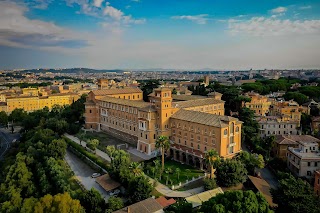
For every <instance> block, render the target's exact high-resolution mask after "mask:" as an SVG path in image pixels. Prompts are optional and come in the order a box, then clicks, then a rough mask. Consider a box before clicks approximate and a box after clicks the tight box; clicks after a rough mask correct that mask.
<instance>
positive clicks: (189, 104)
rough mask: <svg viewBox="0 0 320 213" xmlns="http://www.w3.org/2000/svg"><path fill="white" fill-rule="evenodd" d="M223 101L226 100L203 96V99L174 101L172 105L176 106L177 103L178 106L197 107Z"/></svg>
mask: <svg viewBox="0 0 320 213" xmlns="http://www.w3.org/2000/svg"><path fill="white" fill-rule="evenodd" d="M223 103H224V101H221V100H216V99H214V98H206V97H203V99H196V100H189V101H179V102H174V103H173V104H172V105H173V106H174V105H175V104H176V107H178V108H190V107H197V106H206V105H211V104H223Z"/></svg>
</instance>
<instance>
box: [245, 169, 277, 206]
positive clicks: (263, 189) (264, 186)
mask: <svg viewBox="0 0 320 213" xmlns="http://www.w3.org/2000/svg"><path fill="white" fill-rule="evenodd" d="M248 177H249V179H250V181H251V182H252V183H253V185H254V186H255V187H256V189H257V190H258V191H259V192H260V193H261V194H262V195H263V197H264V198H265V199H266V200H267V202H268V203H269V205H270V206H271V207H276V206H278V205H277V204H275V203H273V202H272V195H271V193H270V189H271V187H270V185H269V184H268V183H267V181H265V180H264V179H260V178H257V177H253V176H250V175H248Z"/></svg>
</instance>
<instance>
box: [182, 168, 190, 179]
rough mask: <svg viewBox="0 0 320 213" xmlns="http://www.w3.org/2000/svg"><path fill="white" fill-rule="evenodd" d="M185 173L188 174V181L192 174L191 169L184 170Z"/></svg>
mask: <svg viewBox="0 0 320 213" xmlns="http://www.w3.org/2000/svg"><path fill="white" fill-rule="evenodd" d="M184 171H185V172H186V174H187V179H189V174H190V173H191V170H190V169H186V170H184Z"/></svg>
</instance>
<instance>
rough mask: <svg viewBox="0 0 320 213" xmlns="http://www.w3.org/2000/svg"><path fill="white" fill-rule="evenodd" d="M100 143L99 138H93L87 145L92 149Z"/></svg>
mask: <svg viewBox="0 0 320 213" xmlns="http://www.w3.org/2000/svg"><path fill="white" fill-rule="evenodd" d="M99 143H100V142H99V140H98V139H92V140H89V141H88V142H87V147H88V148H89V149H91V150H96V149H97V146H98V145H99Z"/></svg>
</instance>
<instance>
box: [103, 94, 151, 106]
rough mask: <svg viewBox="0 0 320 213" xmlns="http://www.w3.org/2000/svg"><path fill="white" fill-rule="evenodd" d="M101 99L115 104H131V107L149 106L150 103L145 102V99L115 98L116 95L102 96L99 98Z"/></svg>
mask: <svg viewBox="0 0 320 213" xmlns="http://www.w3.org/2000/svg"><path fill="white" fill-rule="evenodd" d="M97 99H98V100H100V101H105V102H109V103H114V104H120V105H125V106H131V107H136V108H145V107H149V106H150V103H148V102H144V101H134V100H129V99H122V98H114V97H109V96H106V97H101V98H97Z"/></svg>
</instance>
